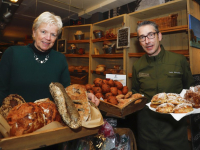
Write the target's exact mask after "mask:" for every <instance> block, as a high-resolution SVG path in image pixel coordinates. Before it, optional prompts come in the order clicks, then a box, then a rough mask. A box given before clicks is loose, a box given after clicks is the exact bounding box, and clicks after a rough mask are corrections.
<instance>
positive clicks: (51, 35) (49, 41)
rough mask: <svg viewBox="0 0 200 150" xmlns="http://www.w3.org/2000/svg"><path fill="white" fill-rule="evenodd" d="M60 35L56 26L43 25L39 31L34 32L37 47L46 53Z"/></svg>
mask: <svg viewBox="0 0 200 150" xmlns="http://www.w3.org/2000/svg"><path fill="white" fill-rule="evenodd" d="M57 35H58V27H57V26H56V25H54V24H47V23H41V24H40V26H39V27H38V28H37V30H33V37H34V38H35V47H36V48H37V49H38V50H39V51H41V52H45V51H47V50H49V49H50V48H52V47H53V45H54V43H55V41H56V38H57Z"/></svg>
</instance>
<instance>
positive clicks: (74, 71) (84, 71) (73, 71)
mask: <svg viewBox="0 0 200 150" xmlns="http://www.w3.org/2000/svg"><path fill="white" fill-rule="evenodd" d="M69 72H71V73H77V72H78V73H88V70H82V69H79V70H76V69H74V70H69Z"/></svg>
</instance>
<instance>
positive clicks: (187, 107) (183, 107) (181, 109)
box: [173, 103, 193, 113]
mask: <svg viewBox="0 0 200 150" xmlns="http://www.w3.org/2000/svg"><path fill="white" fill-rule="evenodd" d="M191 111H193V107H192V104H189V103H182V104H178V105H177V106H176V107H175V108H174V110H173V112H174V113H188V112H191Z"/></svg>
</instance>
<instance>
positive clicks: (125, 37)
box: [117, 27, 130, 48]
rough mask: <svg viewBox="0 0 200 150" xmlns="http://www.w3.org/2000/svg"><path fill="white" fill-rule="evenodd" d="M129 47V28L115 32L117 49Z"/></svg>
mask: <svg viewBox="0 0 200 150" xmlns="http://www.w3.org/2000/svg"><path fill="white" fill-rule="evenodd" d="M129 46H130V27H123V28H121V29H119V30H118V32H117V48H127V47H129Z"/></svg>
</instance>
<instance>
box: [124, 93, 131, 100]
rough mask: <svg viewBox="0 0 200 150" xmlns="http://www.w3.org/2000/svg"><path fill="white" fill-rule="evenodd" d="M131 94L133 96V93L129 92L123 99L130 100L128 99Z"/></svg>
mask: <svg viewBox="0 0 200 150" xmlns="http://www.w3.org/2000/svg"><path fill="white" fill-rule="evenodd" d="M132 94H133V93H132V92H131V91H130V92H128V93H127V94H126V95H125V97H124V98H125V99H127V98H130V97H131V96H132Z"/></svg>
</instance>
